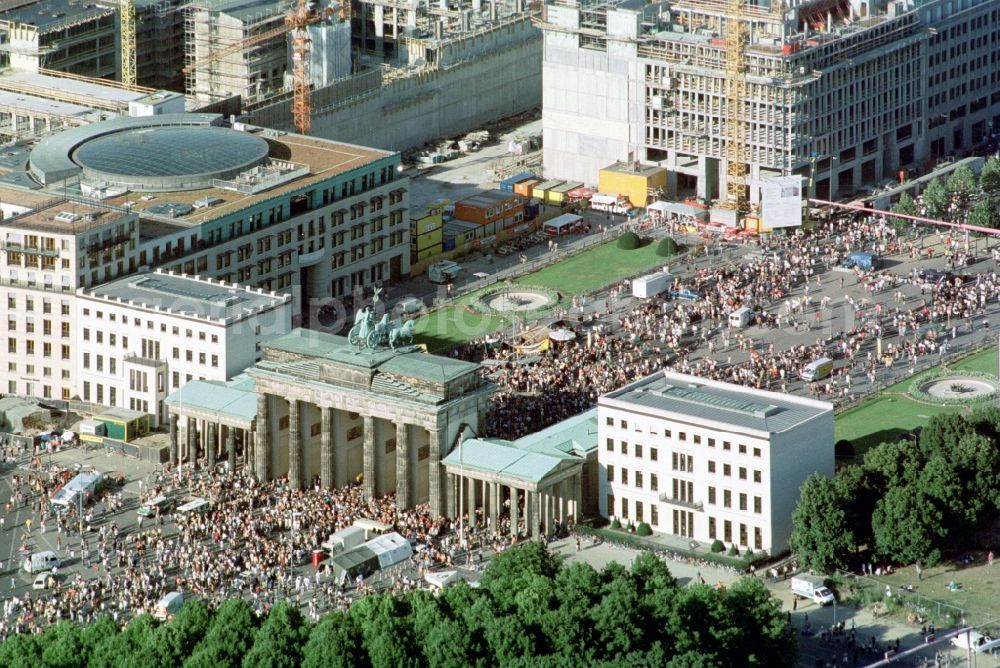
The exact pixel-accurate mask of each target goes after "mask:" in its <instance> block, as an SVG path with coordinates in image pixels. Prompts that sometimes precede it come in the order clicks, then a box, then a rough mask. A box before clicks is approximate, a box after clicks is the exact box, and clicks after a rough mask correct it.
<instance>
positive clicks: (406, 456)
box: [396, 422, 413, 512]
mask: <svg viewBox="0 0 1000 668" xmlns="http://www.w3.org/2000/svg"><path fill="white" fill-rule="evenodd" d="M412 491H413V490H412V486H411V483H410V427H409V426H408V425H407V424H406V423H405V422H397V423H396V511H397V512H398V511H400V510H405V509H407V508H412V507H413V495H412Z"/></svg>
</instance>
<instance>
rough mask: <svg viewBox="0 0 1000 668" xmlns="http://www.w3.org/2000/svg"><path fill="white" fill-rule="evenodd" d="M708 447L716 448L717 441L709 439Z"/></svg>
mask: <svg viewBox="0 0 1000 668" xmlns="http://www.w3.org/2000/svg"><path fill="white" fill-rule="evenodd" d="M708 447H710V448H714V447H715V439H714V438H710V439H708Z"/></svg>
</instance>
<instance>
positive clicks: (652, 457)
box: [649, 448, 659, 462]
mask: <svg viewBox="0 0 1000 668" xmlns="http://www.w3.org/2000/svg"><path fill="white" fill-rule="evenodd" d="M658 454H659V453H658V452H657V450H656V448H650V449H649V460H650V461H652V462H655V461H656V459H657V455H658Z"/></svg>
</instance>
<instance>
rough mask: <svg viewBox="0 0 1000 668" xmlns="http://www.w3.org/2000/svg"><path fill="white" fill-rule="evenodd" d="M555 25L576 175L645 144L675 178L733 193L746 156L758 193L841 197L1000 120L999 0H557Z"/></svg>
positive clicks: (556, 169)
mask: <svg viewBox="0 0 1000 668" xmlns="http://www.w3.org/2000/svg"><path fill="white" fill-rule="evenodd" d="M543 32H544V40H545V47H544V53H545V56H544V65H543V68H544V91H543V113H542V125H543V139H544V161H545V169H546V172H548V173H550V174H552V175H557V176H559V177H560V178H568V179H576V180H580V181H584V182H587V183H594V182H595V181H596V180H597V175H598V172H599V170H600V169H601V168H603V167H605V166H607V165H609V164H612V163H615V162H618V161H627V162H642V163H644V164H652V165H660V166H662V167H665V168H666V169H667V170H668V173H669V177H668V188H667V189H668V191H669V193H670V194H671V195H697V196H700V197H703V198H707V199H711V200H715V201H717V202H722V203H725V202H726V201H727V199H728V200H731V199H732V196H733V193H734V192H738V191H740V190H741V187H740V186H739V183H738V182H737V181H736V179H733V177H732V176H731V175H733V174H734V173H735V174H739V175H744V176H741V177H738V178H739V180H740V181H742V182H743V183H744V184H745V186H746V189H745V190H743V194H742V197H743V198H745V199H746V200H747V201H748V202H749V204H750V205H751V206H753V205H755V204H756V203H757V202H758V201H759V198H760V187H761V185H762V183H763V182H764V180H765V179H767V178H768V177H771V176H780V175H800V176H802V177H803V179H804V181H805V183H807V184H808V186H809V191H808V193H809V194H810V195H812V196H815V197H818V198H820V199H837V198H842V197H846V196H850V195H851V194H852V193H855V192H857V191H861V190H862V189H870V186H873V185H876V184H879V183H880V182H882V181H885V180H888V179H897V178H899V176H900V172H901V171H903V170H906V171H924V170H926V169H927V168H928V167H930V166H933V164H934V162H935V161H936V160H939V159H942V158H944V157H948V156H951V155H961V154H963V153H967V152H970V151H972V150H974V149H975V148H976V147H977V145H985V143H986V142H987V140H988V139H989V135H990V133H991V129H992V128H1000V3H998V2H997V1H996V0H930V1H925V2H922V1H920V0H917V2H916V3H914V2H912V0H899V1H895V2H888V3H886V2H881V1H879V0H875V1H874V2H872V1H871V0H814V1H811V2H798V1H792V2H789V3H787V4H784V5H783V4H771V3H769V2H767V1H766V0H764V1H763V2H759V3H751V2H746V1H742V2H741V1H738V0H737V1H734V2H719V1H716V0H678V1H676V2H659V3H650V2H645V1H643V0H621V1H616V0H611V1H593V0H582V1H574V0H555V1H554V2H551V3H550V4H547V5H545V8H544V16H543ZM736 81H738V82H739V85H738V86H737V85H734V82H736ZM734 91H739V92H738V94H734ZM737 97H738V99H734V98H737ZM734 167H736V169H734ZM730 181H733V182H734V183H733V184H731V183H730Z"/></svg>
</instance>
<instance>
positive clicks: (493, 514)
mask: <svg viewBox="0 0 1000 668" xmlns="http://www.w3.org/2000/svg"><path fill="white" fill-rule="evenodd" d="M489 486H490V531H492V532H493V533H494V534H496V533H497V532H498V531H499V530H500V529H499V527H498V526H497V521H498V519H497V516H498V513H497V508H498V506H499V505H500V483H498V482H491V483H489Z"/></svg>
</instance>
